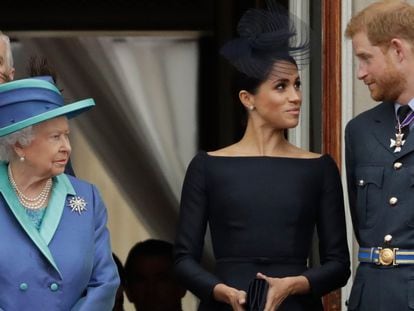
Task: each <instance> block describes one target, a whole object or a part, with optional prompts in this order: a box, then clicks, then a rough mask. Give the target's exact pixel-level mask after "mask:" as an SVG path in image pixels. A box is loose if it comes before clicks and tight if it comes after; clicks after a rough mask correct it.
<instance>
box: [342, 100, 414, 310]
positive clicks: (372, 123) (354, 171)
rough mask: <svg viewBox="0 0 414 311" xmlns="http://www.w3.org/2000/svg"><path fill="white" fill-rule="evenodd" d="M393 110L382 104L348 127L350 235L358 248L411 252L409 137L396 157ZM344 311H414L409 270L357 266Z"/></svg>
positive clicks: (413, 139)
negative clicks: (387, 244)
mask: <svg viewBox="0 0 414 311" xmlns="http://www.w3.org/2000/svg"><path fill="white" fill-rule="evenodd" d="M395 125H396V119H395V109H394V105H393V104H392V103H382V104H379V105H378V106H376V107H374V108H372V109H370V110H368V111H366V112H364V113H362V114H360V115H359V116H357V117H356V118H354V119H353V120H352V121H350V122H349V124H348V125H347V128H346V131H345V134H346V137H345V139H346V165H347V178H348V193H349V200H350V209H351V215H352V220H353V225H354V231H355V235H356V238H357V240H358V243H359V245H360V247H367V248H370V247H382V246H384V237H385V236H386V235H391V236H392V241H391V247H393V248H394V247H396V248H400V249H408V250H414V133H413V132H412V131H411V133H410V135H409V136H408V137H407V140H406V142H405V144H404V146H403V147H402V150H401V152H398V153H395V152H394V148H391V147H390V139H391V138H394V139H395V132H396V129H395ZM348 308H349V310H358V311H371V310H376V311H389V310H395V311H404V310H407V311H408V310H413V309H414V265H399V266H396V267H393V266H379V265H376V264H372V263H361V264H360V265H359V267H358V270H357V273H356V276H355V280H354V285H353V288H352V291H351V295H350V299H349V307H348Z"/></svg>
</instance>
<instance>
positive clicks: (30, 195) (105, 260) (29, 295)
mask: <svg viewBox="0 0 414 311" xmlns="http://www.w3.org/2000/svg"><path fill="white" fill-rule="evenodd" d="M93 105H94V101H93V100H92V99H86V100H82V101H78V102H75V103H72V104H68V105H64V103H63V98H62V95H61V93H60V92H59V90H58V89H57V88H56V86H55V85H54V84H53V82H52V79H51V78H50V77H36V78H32V79H22V80H16V81H13V82H8V83H5V84H1V85H0V160H2V161H1V162H0V293H1V294H0V310H7V311H13V310H19V311H21V310H85V311H86V310H87V311H93V310H96V311H105V310H108V311H109V310H112V306H113V304H114V299H115V293H116V290H117V288H118V285H119V277H118V273H117V267H116V265H115V263H114V261H113V259H112V253H111V247H110V241H109V233H108V230H107V228H106V221H107V213H106V209H105V205H104V203H103V202H102V199H101V197H100V195H99V193H98V191H97V189H96V188H95V187H94V186H93V185H91V184H89V183H87V182H85V181H82V180H79V179H77V178H74V177H72V176H68V175H65V174H63V172H64V169H65V165H66V163H67V161H68V159H69V155H70V152H71V146H70V143H69V139H68V135H69V125H68V118H71V117H74V116H75V115H77V114H79V113H81V112H83V111H85V110H87V109H89V108H90V107H92V106H93Z"/></svg>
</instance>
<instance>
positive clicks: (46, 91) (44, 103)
mask: <svg viewBox="0 0 414 311" xmlns="http://www.w3.org/2000/svg"><path fill="white" fill-rule="evenodd" d="M94 105H95V102H94V100H93V99H92V98H88V99H85V100H81V101H77V102H74V103H72V104H68V105H65V103H64V101H63V97H62V94H61V93H60V91H59V90H58V89H57V88H56V86H55V84H54V83H53V79H52V77H50V76H42V77H33V78H30V79H21V80H15V81H11V82H7V83H3V84H0V137H2V136H5V135H8V134H10V133H13V132H16V131H18V130H21V129H23V128H25V127H28V126H30V125H34V124H37V123H40V122H43V121H46V120H49V119H53V118H56V117H60V116H66V117H67V118H69V119H70V118H73V117H75V116H77V115H78V114H80V113H82V112H84V111H86V110H88V109H90V108H91V107H93V106H94Z"/></svg>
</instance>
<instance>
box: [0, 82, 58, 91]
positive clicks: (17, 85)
mask: <svg viewBox="0 0 414 311" xmlns="http://www.w3.org/2000/svg"><path fill="white" fill-rule="evenodd" d="M21 88H41V89H48V90H50V91H53V92H56V93H58V94H59V95H61V93H60V91H59V90H58V89H57V88H56V87H55V86H54V85H53V84H52V83H49V82H46V81H45V80H41V79H36V78H32V79H23V80H15V81H11V82H8V83H4V84H0V92H6V91H11V90H14V89H21Z"/></svg>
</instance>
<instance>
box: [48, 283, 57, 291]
mask: <svg viewBox="0 0 414 311" xmlns="http://www.w3.org/2000/svg"><path fill="white" fill-rule="evenodd" d="M58 289H59V285H57V284H56V283H52V284H50V290H51V291H52V292H55V291H57V290H58Z"/></svg>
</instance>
